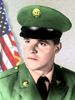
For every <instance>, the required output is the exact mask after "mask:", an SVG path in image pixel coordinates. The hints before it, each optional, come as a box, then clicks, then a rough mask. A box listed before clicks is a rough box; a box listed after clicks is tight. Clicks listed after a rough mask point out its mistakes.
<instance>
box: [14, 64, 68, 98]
mask: <svg viewBox="0 0 75 100" xmlns="http://www.w3.org/2000/svg"><path fill="white" fill-rule="evenodd" d="M15 90H16V91H17V92H18V93H19V95H21V96H22V97H24V96H25V94H26V96H27V98H28V99H27V100H33V98H34V97H35V96H36V100H42V98H41V96H40V94H39V92H38V89H37V87H36V84H35V82H34V80H33V78H32V76H31V75H30V73H29V71H28V69H27V68H26V67H25V65H24V64H22V65H20V67H19V72H18V80H17V81H16V84H15ZM67 90H68V87H67V84H66V81H65V78H64V76H63V73H62V69H61V68H60V67H59V66H58V65H56V64H55V68H54V74H53V78H52V83H51V85H50V91H49V95H48V99H47V100H50V99H51V100H55V98H56V100H61V99H62V98H63V97H64V95H65V94H66V92H67ZM31 98H32V99H31Z"/></svg>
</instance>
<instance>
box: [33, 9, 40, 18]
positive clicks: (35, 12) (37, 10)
mask: <svg viewBox="0 0 75 100" xmlns="http://www.w3.org/2000/svg"><path fill="white" fill-rule="evenodd" d="M32 15H33V16H34V17H36V18H37V17H39V16H40V15H41V11H40V9H38V8H35V9H33V11H32Z"/></svg>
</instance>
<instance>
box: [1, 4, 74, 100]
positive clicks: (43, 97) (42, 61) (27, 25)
mask: <svg viewBox="0 0 75 100" xmlns="http://www.w3.org/2000/svg"><path fill="white" fill-rule="evenodd" d="M17 19H18V22H19V23H20V25H21V26H22V28H21V33H20V36H21V37H22V38H23V42H22V48H23V53H24V64H21V65H19V66H16V67H15V68H12V69H10V70H8V71H6V72H3V73H1V74H0V100H75V73H74V72H72V71H70V70H68V69H65V68H63V67H61V66H59V65H56V64H55V63H54V58H55V55H56V54H57V53H58V52H59V51H60V49H61V47H62V45H61V43H60V37H61V35H62V33H63V32H65V31H68V30H69V29H70V28H71V26H72V25H71V22H70V20H69V19H68V18H67V17H66V16H64V15H63V14H62V13H60V12H58V11H56V10H54V9H52V8H49V7H44V6H40V5H31V6H27V7H25V8H23V9H21V11H20V12H19V14H18V17H17Z"/></svg>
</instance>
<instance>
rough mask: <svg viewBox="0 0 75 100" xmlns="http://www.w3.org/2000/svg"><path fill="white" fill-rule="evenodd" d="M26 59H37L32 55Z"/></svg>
mask: <svg viewBox="0 0 75 100" xmlns="http://www.w3.org/2000/svg"><path fill="white" fill-rule="evenodd" d="M28 59H31V60H37V59H36V58H34V57H28Z"/></svg>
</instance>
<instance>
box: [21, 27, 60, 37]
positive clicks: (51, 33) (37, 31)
mask: <svg viewBox="0 0 75 100" xmlns="http://www.w3.org/2000/svg"><path fill="white" fill-rule="evenodd" d="M61 35H62V33H61V32H60V31H57V30H53V29H47V28H38V27H25V26H23V27H22V28H21V33H20V36H22V37H24V38H34V39H53V38H60V37H61Z"/></svg>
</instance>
